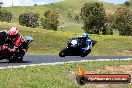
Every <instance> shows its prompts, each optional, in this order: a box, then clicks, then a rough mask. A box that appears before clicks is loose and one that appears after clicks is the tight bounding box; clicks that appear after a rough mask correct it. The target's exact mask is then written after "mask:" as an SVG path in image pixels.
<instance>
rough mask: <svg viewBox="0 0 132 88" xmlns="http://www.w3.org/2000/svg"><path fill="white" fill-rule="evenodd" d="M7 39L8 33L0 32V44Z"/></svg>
mask: <svg viewBox="0 0 132 88" xmlns="http://www.w3.org/2000/svg"><path fill="white" fill-rule="evenodd" d="M7 39H8V35H7V34H6V32H5V31H3V32H0V45H1V44H3V43H4V42H5V41H6V40H7Z"/></svg>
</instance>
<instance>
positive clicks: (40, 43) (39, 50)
mask: <svg viewBox="0 0 132 88" xmlns="http://www.w3.org/2000/svg"><path fill="white" fill-rule="evenodd" d="M12 26H17V27H18V28H19V29H20V33H21V34H22V35H30V36H32V37H33V38H34V41H33V43H32V44H31V47H30V49H29V53H28V54H51V55H53V54H56V55H58V53H59V51H60V50H61V49H62V48H63V47H65V46H66V44H67V40H68V39H69V38H71V37H75V36H79V35H81V34H78V33H74V32H62V31H50V30H44V29H40V28H29V27H24V26H20V25H17V24H14V23H13V24H11V23H2V22H0V29H1V30H3V29H9V28H11V27H12ZM90 37H91V38H92V39H93V40H96V41H97V44H96V45H95V46H94V47H93V50H92V52H91V53H90V55H94V56H97V55H98V56H101V55H103V56H107V55H130V56H131V55H132V47H131V44H132V37H126V36H116V35H90Z"/></svg>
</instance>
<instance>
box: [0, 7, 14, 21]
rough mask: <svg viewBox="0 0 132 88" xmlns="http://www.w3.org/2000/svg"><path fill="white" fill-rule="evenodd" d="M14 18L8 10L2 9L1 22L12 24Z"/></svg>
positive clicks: (0, 12)
mask: <svg viewBox="0 0 132 88" xmlns="http://www.w3.org/2000/svg"><path fill="white" fill-rule="evenodd" d="M12 16H13V15H12V13H10V12H8V11H6V10H2V9H0V21H2V22H11V18H12Z"/></svg>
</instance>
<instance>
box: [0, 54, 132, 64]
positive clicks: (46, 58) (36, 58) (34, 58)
mask: <svg viewBox="0 0 132 88" xmlns="http://www.w3.org/2000/svg"><path fill="white" fill-rule="evenodd" d="M128 58H129V59H131V60H132V56H87V57H80V56H66V57H59V56H57V55H26V56H24V60H23V62H21V63H10V62H9V61H8V60H0V67H8V66H21V65H32V64H44V63H45V64H46V63H56V62H60V63H61V62H70V61H75V62H76V61H82V60H84V61H85V60H90V61H93V60H100V59H101V60H115V59H116V60H118V59H119V60H124V59H128Z"/></svg>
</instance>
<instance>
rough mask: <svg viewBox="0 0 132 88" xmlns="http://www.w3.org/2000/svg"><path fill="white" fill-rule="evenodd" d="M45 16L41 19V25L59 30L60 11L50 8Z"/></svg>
mask: <svg viewBox="0 0 132 88" xmlns="http://www.w3.org/2000/svg"><path fill="white" fill-rule="evenodd" d="M44 17H45V18H41V20H40V21H41V26H42V27H43V28H44V29H49V30H55V31H57V28H58V26H59V20H58V17H59V15H58V12H57V11H51V10H48V11H46V12H45V13H44Z"/></svg>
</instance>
